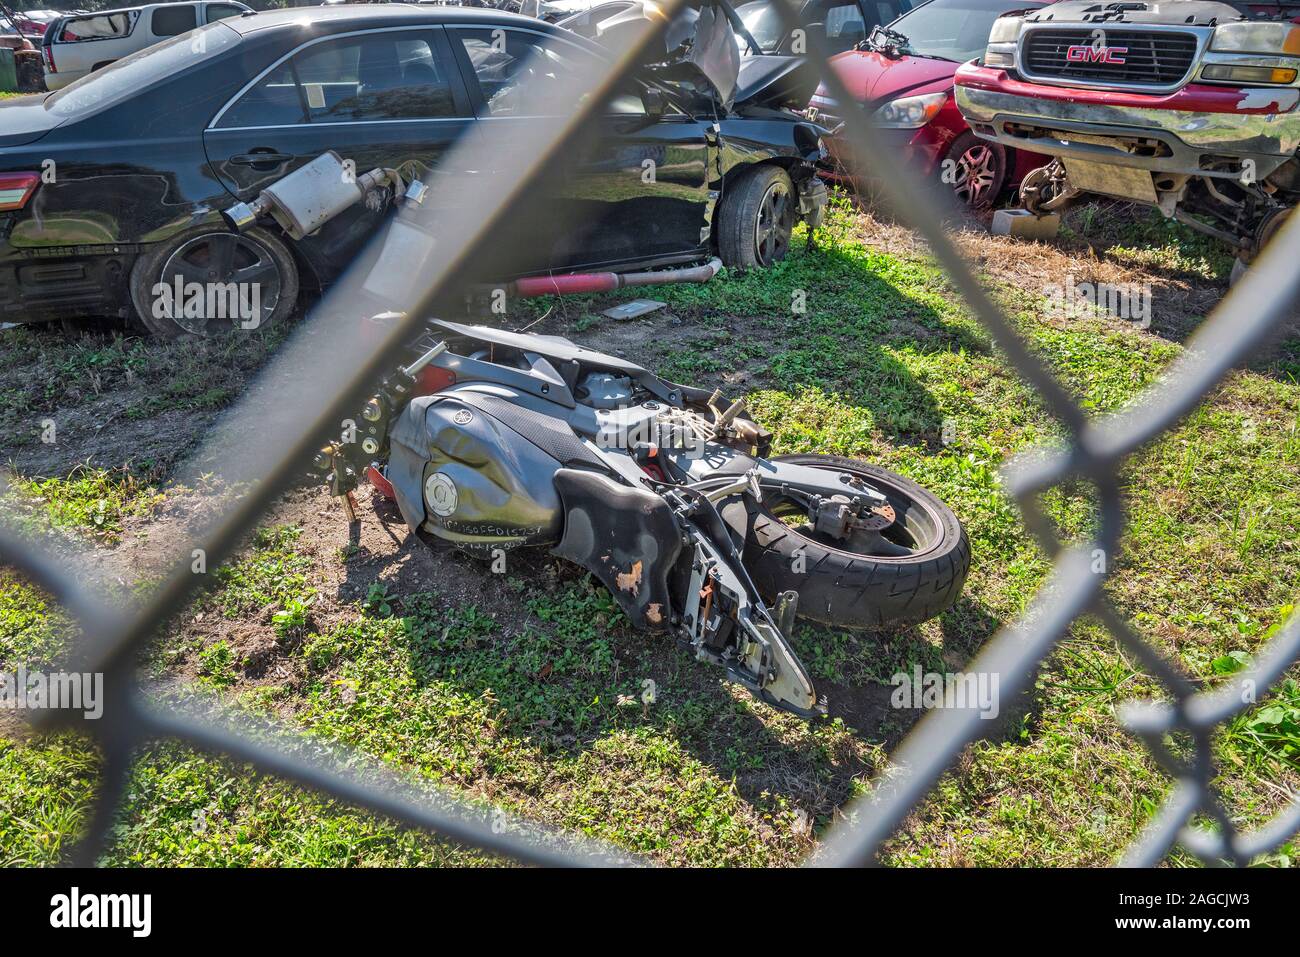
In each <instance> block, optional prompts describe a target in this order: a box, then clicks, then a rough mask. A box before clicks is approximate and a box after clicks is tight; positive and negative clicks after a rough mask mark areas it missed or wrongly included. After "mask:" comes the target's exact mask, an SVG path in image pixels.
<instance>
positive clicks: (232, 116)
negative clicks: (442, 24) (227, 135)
mask: <svg viewBox="0 0 1300 957" xmlns="http://www.w3.org/2000/svg"><path fill="white" fill-rule="evenodd" d="M437 51H438V47H437V44H436V41H435V39H434V36H433V34H431V33H422V32H417V31H413V30H389V31H384V32H380V33H370V34H365V35H362V36H355V37H342V38H340V39H338V40H327V41H325V42H324V43H314V44H311V45H310V46H308V47H306V48H305V49H303V50H302V51H301V52H300V53H297V54H295V55H294V56H293V57H292V58H291V59H290V60H288V61H287V62H286V63H285V64H283V65H282V66H280V67H278V68H277V69H275V70H273V71H272V72H271V73H270V74H269V75H268V76H267V77H266V78H265V79H264V80H262V82H261V83H259V84H258V85H257V86H255V87H254V88H253V89H251V90H249V91H248V92H247V93H245V94H244V95H243V96H242V97H240V99H239V100H238V101H236V102H235V103H234V104H232V105H231V107H230V108H229V109H228V110H226V112H225V114H224V115H223V116H222V117H221V121H220V122H219V123H218V124H217V125H218V126H219V127H221V128H224V129H228V128H231V127H245V126H282V125H285V124H290V123H346V122H357V121H372V122H381V121H384V120H412V119H434V118H438V117H446V116H457V115H458V113H457V111H456V104H455V100H454V98H453V96H452V90H451V82H450V80H449V79H448V73H447V66H448V64H446V63H444V62H442V60H441V59H440V58H439V56H438V52H437Z"/></svg>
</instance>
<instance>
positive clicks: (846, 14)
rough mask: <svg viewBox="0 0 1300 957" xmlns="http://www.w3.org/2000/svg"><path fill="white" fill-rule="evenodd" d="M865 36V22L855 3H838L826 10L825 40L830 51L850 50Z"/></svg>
mask: <svg viewBox="0 0 1300 957" xmlns="http://www.w3.org/2000/svg"><path fill="white" fill-rule="evenodd" d="M891 19H892V18H891ZM866 38H867V22H866V20H864V19H863V17H862V10H861V9H859V7H858V5H857V4H856V3H844V4H840V5H838V6H833V7H831V8H830V9H828V10H827V11H826V40H827V43H828V44H829V45H830V48H831V51H832V52H834V53H843V52H844V51H845V50H851V49H852V48H853V46H854V44H856V43H858V42H859V41H860V40H865V39H866Z"/></svg>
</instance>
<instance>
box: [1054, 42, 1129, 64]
mask: <svg viewBox="0 0 1300 957" xmlns="http://www.w3.org/2000/svg"><path fill="white" fill-rule="evenodd" d="M1125 53H1128V47H1103V46H1092V45H1088V46H1075V47H1066V49H1065V59H1066V60H1068V61H1069V62H1070V63H1117V64H1119V63H1123V62H1124V54H1125Z"/></svg>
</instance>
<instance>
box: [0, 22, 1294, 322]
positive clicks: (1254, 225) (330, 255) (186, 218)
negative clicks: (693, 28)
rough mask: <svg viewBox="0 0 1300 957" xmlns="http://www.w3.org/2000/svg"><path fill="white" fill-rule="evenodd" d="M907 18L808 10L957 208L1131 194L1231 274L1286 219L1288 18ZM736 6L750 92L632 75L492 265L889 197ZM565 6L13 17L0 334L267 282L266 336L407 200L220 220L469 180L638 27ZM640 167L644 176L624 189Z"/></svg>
mask: <svg viewBox="0 0 1300 957" xmlns="http://www.w3.org/2000/svg"><path fill="white" fill-rule="evenodd" d="M906 7H907V4H906V0H900V5H899V6H898V7H894V8H890V11H889V12H892V13H896V12H900V11H901V12H902V15H901V16H900V17H898V18H897V19H896V20H894V21H892V22H891V23H889V24H882V23H881V20H882V19H883V18H884V15H885V14H886V11H885V6H883V5H875V6H863V5H861V4H859V3H857V2H856V0H855V2H853V3H834V2H829V0H827V2H822V0H816V2H809V3H807V4H805V5H804V6H803V8H802V16H803V17H804V18H805V20H807V21H808V29H809V30H814V31H816V32H817V33H818V35H819V36H821V37H823V38H824V39H825V41H826V42H827V43H828V44H829V47H830V48H831V49H832V50H840V51H841V52H839V53H838V54H837V55H836V56H835V57H834V58H833V59H832V61H831V65H832V68H833V69H834V70H835V71H836V72H837V73H838V74H839V76H840V77H841V79H842V80H843V81H844V83H845V84H846V86H847V87H848V88H849V90H850V91H851V93H853V95H854V96H855V97H857V98H859V104H860V106H861V107H862V108H866V109H868V110H870V111H871V112H872V113H873V118H874V120H875V123H876V125H877V128H878V131H879V132H878V135H879V136H881V137H884V138H886V139H887V140H888V141H889V142H891V143H892V144H895V145H896V146H897V148H898V149H899V150H900V151H902V153H903V154H904V156H905V158H906V161H907V162H908V163H909V165H912V166H914V167H916V168H918V169H919V170H921V171H922V172H923V173H925V174H926V175H927V176H928V177H930V178H931V179H933V180H935V181H937V182H939V183H940V184H941V185H943V186H944V187H945V188H946V189H948V190H950V191H951V193H952V194H953V195H954V196H955V198H956V199H957V200H958V201H960V202H962V203H965V204H967V205H969V206H972V207H981V206H988V205H991V204H993V203H995V202H996V201H997V200H998V199H999V197H1000V196H1001V195H1003V194H1004V193H1005V191H1006V190H1007V189H1008V188H1015V187H1019V195H1020V199H1021V202H1022V204H1023V205H1024V206H1025V207H1026V208H1028V209H1029V210H1030V211H1031V212H1032V213H1035V214H1038V215H1046V214H1050V213H1052V212H1056V211H1059V210H1060V209H1062V208H1064V207H1065V206H1066V205H1068V204H1070V203H1072V202H1075V201H1077V199H1078V198H1080V197H1083V196H1087V195H1091V194H1097V195H1103V196H1112V197H1120V198H1124V199H1131V200H1138V201H1139V202H1142V203H1147V204H1150V205H1152V206H1155V207H1157V208H1159V209H1160V210H1161V211H1162V212H1164V213H1165V215H1167V216H1171V217H1174V218H1177V219H1179V220H1180V221H1182V222H1185V223H1187V224H1188V225H1189V226H1191V227H1193V228H1195V229H1198V230H1201V231H1204V232H1208V233H1210V234H1212V235H1214V236H1216V237H1219V238H1221V239H1222V240H1224V241H1225V242H1227V243H1229V244H1230V245H1232V246H1233V247H1234V248H1235V249H1236V250H1237V251H1238V252H1239V254H1240V259H1241V266H1243V267H1244V265H1245V264H1246V263H1247V262H1248V261H1249V260H1250V259H1251V258H1252V257H1253V256H1254V255H1255V253H1256V252H1257V251H1258V249H1259V248H1261V246H1262V245H1263V244H1264V243H1265V242H1266V241H1267V239H1268V238H1269V237H1270V236H1271V235H1272V234H1273V233H1274V232H1275V231H1276V229H1277V227H1278V225H1279V224H1280V223H1281V222H1282V221H1283V220H1284V218H1285V217H1286V215H1287V214H1288V213H1289V211H1290V209H1291V207H1292V205H1293V203H1294V196H1295V193H1296V190H1297V188H1300V187H1297V184H1296V178H1297V172H1296V171H1297V169H1298V168H1300V167H1297V161H1296V158H1295V152H1296V149H1297V146H1298V145H1300V133H1297V123H1298V122H1300V121H1296V120H1295V119H1294V118H1293V117H1294V115H1295V107H1296V103H1297V97H1298V96H1300V91H1298V90H1297V86H1298V85H1300V80H1298V79H1297V76H1298V73H1297V70H1298V69H1300V26H1295V25H1294V24H1292V23H1291V22H1290V20H1289V19H1287V18H1286V16H1285V15H1284V14H1283V13H1282V12H1281V11H1282V8H1281V7H1269V8H1267V9H1265V8H1262V7H1260V6H1259V5H1251V6H1250V7H1243V6H1234V5H1231V4H1226V3H1212V2H1195V3H1191V2H1180V3H1176V4H1164V5H1156V4H1145V3H1125V4H1108V5H1100V6H1099V5H1091V4H1087V3H1081V2H1073V0H1071V2H1063V3H1055V4H1044V3H1041V2H1039V0H1030V2H1028V3H1016V2H1014V0H930V2H928V3H925V4H922V5H920V6H919V7H918V8H916V9H912V10H908V9H906ZM705 9H707V10H712V9H714V7H713V6H712V5H706V7H705ZM717 9H719V10H722V11H725V16H720V17H719V22H720V23H721V22H722V21H723V20H724V19H725V21H726V23H725V24H724V26H726V28H727V33H728V35H730V36H732V37H734V43H735V46H736V50H735V54H736V57H735V59H737V60H738V63H737V64H733V65H732V67H731V68H732V69H734V72H735V76H734V78H733V77H732V76H714V77H709V76H707V75H704V76H703V77H702V79H703V82H694V79H693V80H691V81H688V82H683V81H682V79H681V76H680V75H679V74H674V75H670V74H669V73H668V72H660V73H656V71H655V69H654V68H653V67H652V66H650V65H647V67H646V68H644V69H642V70H640V71H638V72H637V73H636V74H635V75H634V76H633V77H632V78H631V79H629V80H628V81H627V82H626V83H625V84H624V87H623V89H622V90H621V91H620V93H619V95H618V96H617V97H615V98H614V99H613V100H611V102H610V103H609V104H608V107H607V108H606V109H605V110H604V111H603V115H601V116H600V118H599V119H598V120H595V121H593V123H592V129H591V136H590V139H589V144H588V146H587V148H585V149H584V150H581V151H577V152H575V153H574V154H573V155H572V156H570V157H568V159H567V161H566V163H565V164H564V166H565V168H564V169H556V170H555V171H554V176H553V177H551V184H552V186H553V187H554V192H555V196H556V198H557V202H556V203H554V204H552V209H551V210H550V212H549V214H548V215H547V216H546V217H545V218H544V219H543V220H542V221H539V222H524V221H521V223H520V224H519V226H520V229H521V230H524V231H525V232H526V233H527V234H528V237H529V238H528V241H527V242H525V243H521V244H519V245H520V246H521V247H522V248H526V249H528V250H529V254H528V255H527V256H526V257H522V258H518V259H517V260H516V261H512V262H509V263H504V264H502V265H501V271H500V273H499V274H498V275H494V276H484V277H481V278H483V279H485V280H492V281H506V280H509V279H511V278H514V277H516V276H520V275H528V274H536V273H540V272H545V273H548V274H556V273H559V274H563V273H572V272H580V271H582V270H590V269H600V270H611V271H615V272H625V271H628V270H633V269H637V270H647V269H663V268H666V267H672V266H680V265H683V264H689V263H692V262H704V261H706V260H707V259H708V258H709V257H711V256H715V255H716V256H719V257H720V258H721V261H722V263H723V265H727V266H735V267H747V266H767V265H771V264H772V263H774V262H777V261H779V260H780V259H781V258H783V257H784V255H785V251H786V249H787V248H788V246H789V240H790V234H791V232H792V230H793V228H794V226H795V224H796V223H797V222H798V221H799V220H801V219H802V220H805V221H808V222H810V223H816V222H817V221H818V219H819V217H820V215H821V209H822V206H823V205H824V203H825V195H826V194H825V190H824V187H823V186H822V185H821V181H822V180H823V179H824V180H830V181H833V182H834V181H839V182H846V183H850V184H854V183H860V182H863V181H867V180H870V178H871V175H872V174H871V170H869V169H865V168H864V164H862V163H861V162H860V161H859V160H858V159H857V158H856V157H855V156H853V155H852V150H851V149H850V148H849V147H848V146H847V144H846V143H845V142H844V141H843V140H842V138H841V137H840V136H839V135H838V131H839V128H840V127H841V123H842V117H843V114H844V110H845V105H844V104H839V103H836V102H835V101H834V100H833V99H832V98H831V97H830V96H829V95H828V94H827V93H826V92H825V90H824V89H817V90H816V91H815V92H814V89H813V88H814V87H815V86H816V71H815V70H814V69H812V68H811V67H810V65H809V64H808V63H806V62H805V61H804V58H803V57H802V56H801V54H802V53H804V52H806V43H805V42H804V41H805V39H806V38H804V37H803V36H801V35H799V33H800V32H799V31H793V32H792V31H790V30H788V29H785V28H784V27H782V26H781V25H780V20H779V17H777V16H776V15H775V11H774V9H773V8H772V7H771V4H770V0H752V2H750V3H746V4H743V5H741V6H740V8H739V10H733V9H732V8H731V7H730V6H729V5H725V4H723V5H722V6H721V7H718V8H717ZM575 10H576V11H577V12H576V13H573V12H572V11H569V10H567V9H566V10H565V11H559V10H553V11H551V12H552V13H554V14H557V15H558V14H560V13H570V14H571V15H569V16H566V17H563V18H562V19H561V21H560V23H559V25H555V24H551V23H547V22H544V21H543V20H539V19H536V18H532V17H521V16H514V15H511V14H507V13H502V12H499V11H497V10H493V9H490V8H454V7H447V6H431V5H414V4H411V5H406V4H383V5H365V6H349V5H332V6H328V7H319V8H312V15H311V16H310V17H309V18H304V17H303V16H302V15H301V14H300V13H297V12H294V11H283V12H263V13H253V12H252V11H251V10H249V9H248V8H246V7H245V6H244V5H243V4H240V3H223V2H217V0H205V2H192V3H169V4H152V5H147V6H143V7H134V8H125V9H123V10H120V11H104V12H99V13H93V14H85V13H82V14H69V15H61V16H51V17H46V18H44V19H40V18H34V17H26V18H23V19H22V20H21V21H20V20H19V18H18V17H17V16H16V15H15V17H14V23H15V24H17V26H18V28H19V29H29V30H32V31H35V30H36V26H34V25H39V26H40V27H42V29H41V30H40V33H39V34H37V33H33V35H35V36H36V37H37V39H38V40H39V42H40V43H41V44H42V48H41V49H42V56H43V58H44V62H45V69H46V79H47V83H48V84H49V86H50V87H51V89H55V90H57V92H54V93H52V94H50V95H47V96H43V97H39V98H38V97H28V98H17V99H9V100H5V101H3V102H0V187H3V193H2V194H0V216H2V217H3V219H2V222H3V228H2V229H0V279H3V282H2V283H0V318H2V319H4V320H5V321H11V322H29V321H39V320H44V319H53V318H66V317H67V316H69V315H101V316H117V317H127V318H130V319H133V320H137V321H138V322H140V323H142V324H143V325H144V326H146V327H147V328H148V329H150V330H151V331H153V332H154V333H157V334H160V335H177V334H180V333H183V332H191V333H198V334H207V333H209V332H211V331H214V330H213V329H210V328H209V327H208V325H207V323H206V321H205V320H204V319H203V318H202V317H197V318H196V317H194V316H187V315H185V314H184V312H183V311H182V314H181V315H179V316H173V315H171V314H169V315H166V316H162V317H160V316H158V315H155V314H154V313H155V312H156V310H154V309H151V308H150V302H151V296H152V292H151V291H152V290H153V289H154V288H155V287H156V286H159V285H161V286H170V285H171V284H172V283H174V282H175V281H176V280H177V279H180V280H181V281H190V280H194V281H200V280H201V281H208V282H232V281H233V282H240V281H244V282H249V281H254V280H256V282H257V283H258V284H259V288H260V290H261V294H260V303H259V309H260V315H259V317H258V322H259V324H260V323H270V322H274V321H278V320H279V319H281V318H283V317H284V316H285V315H286V314H288V313H289V312H290V311H291V310H292V309H293V308H294V305H295V302H296V300H297V295H298V291H299V290H300V289H304V288H324V287H327V286H328V285H329V284H330V283H331V282H333V281H334V280H335V279H336V278H337V277H338V275H339V274H340V273H341V272H342V270H343V269H344V268H346V266H347V265H348V263H349V262H350V261H351V260H352V259H353V258H354V257H355V256H356V254H357V251H358V250H359V249H360V247H361V245H362V244H363V243H364V242H365V241H366V239H367V238H368V237H369V236H370V235H371V234H372V233H373V232H374V231H375V229H376V228H377V226H378V225H379V223H380V222H382V221H383V219H384V217H385V216H386V215H387V214H388V211H389V208H390V206H391V201H392V198H393V190H392V188H391V185H390V186H380V187H378V188H376V189H375V190H374V191H373V194H372V195H370V196H368V197H367V199H366V202H364V203H358V204H356V205H355V206H354V207H353V208H351V209H348V210H346V211H345V212H343V213H341V214H340V215H339V216H337V217H336V218H335V219H333V220H331V221H330V222H328V223H325V224H321V226H320V228H319V229H317V230H316V231H315V232H313V233H312V234H311V235H309V236H306V237H303V238H301V239H298V240H297V241H292V242H288V241H286V240H285V238H284V237H283V236H281V235H277V234H276V233H275V232H274V231H268V230H265V229H255V230H251V231H247V232H244V233H242V234H235V233H233V232H232V231H231V230H230V229H229V228H228V226H227V225H226V223H225V222H224V221H223V219H222V217H221V215H220V213H219V211H220V210H221V209H223V208H225V207H226V206H228V205H230V204H231V203H232V202H235V201H238V202H247V201H249V200H251V199H252V198H253V197H255V196H256V195H257V194H258V193H259V191H260V190H262V189H263V188H265V187H266V186H268V185H269V184H271V183H273V182H275V181H277V180H279V179H281V178H283V177H285V176H286V175H288V174H290V173H293V172H294V171H295V170H297V169H299V168H301V167H302V166H304V165H305V164H307V163H309V162H310V161H311V160H312V159H314V158H316V157H318V156H320V155H321V154H322V153H323V152H326V151H334V152H336V153H338V154H339V155H340V156H341V157H342V158H343V159H344V160H346V161H347V162H349V163H350V164H353V165H354V166H355V167H356V168H358V169H371V168H380V169H392V170H396V171H398V174H399V176H400V177H401V178H402V179H403V180H404V181H405V182H412V181H415V180H418V179H420V178H421V177H425V176H427V175H429V174H430V173H431V171H436V172H437V173H438V174H440V175H452V176H470V175H475V174H477V173H478V172H480V171H467V170H453V169H447V168H445V167H444V166H443V165H442V164H443V163H444V162H445V159H446V157H447V156H448V154H449V150H450V147H451V146H452V145H453V144H455V143H456V142H457V141H458V140H460V139H461V138H462V137H464V136H468V135H472V132H473V130H474V129H475V128H479V127H483V126H484V125H486V124H493V123H509V122H514V121H517V120H518V119H521V118H526V117H532V118H538V117H539V115H541V113H540V112H539V111H541V112H544V110H545V109H546V108H545V107H541V106H539V104H544V103H546V101H547V96H546V94H547V88H548V85H549V84H550V83H552V82H554V80H555V78H556V76H557V75H559V74H562V73H564V72H565V71H568V70H572V69H575V68H576V67H578V66H581V65H582V64H585V63H588V62H591V61H599V60H601V59H603V58H604V57H606V56H607V55H608V54H607V51H606V47H608V46H609V42H610V41H611V40H613V39H616V38H617V37H619V36H620V35H621V33H620V27H623V26H626V24H627V22H628V21H629V20H634V19H636V18H638V17H641V16H645V15H648V13H647V10H646V8H645V4H643V3H641V2H639V0H610V2H605V3H600V4H587V5H586V6H585V7H578V8H575ZM687 14H689V15H690V16H696V15H697V11H696V10H695V9H688V11H687ZM688 19H689V18H688ZM692 22H693V21H692ZM204 24H206V25H204ZM688 25H689V24H688ZM194 28H197V29H194ZM191 30H193V32H191ZM161 38H167V39H161ZM160 39H161V42H159V41H160ZM688 45H689V44H688ZM683 49H685V47H683ZM132 51H134V52H132ZM719 62H723V61H719ZM715 69H716V67H715ZM724 72H725V70H724ZM79 77H80V78H85V81H84V82H72V83H71V85H70V86H69V85H68V84H69V82H70V81H73V80H75V79H76V78H79ZM954 80H955V89H954ZM1045 162H1046V165H1043V164H1044V163H1045ZM650 165H653V166H654V167H655V169H656V170H657V172H656V173H655V174H654V175H649V176H643V177H642V179H643V180H644V182H643V183H642V184H641V186H642V188H638V189H636V190H632V191H628V190H622V191H620V190H618V189H617V188H613V189H611V185H612V184H613V183H615V182H617V181H619V180H621V179H622V178H624V177H626V176H628V175H635V176H640V175H641V174H642V172H643V171H644V170H646V169H648V168H649V166H650ZM51 170H57V175H51V173H50V171H51ZM819 173H820V177H819V176H818V174H819ZM1022 181H1023V182H1022Z"/></svg>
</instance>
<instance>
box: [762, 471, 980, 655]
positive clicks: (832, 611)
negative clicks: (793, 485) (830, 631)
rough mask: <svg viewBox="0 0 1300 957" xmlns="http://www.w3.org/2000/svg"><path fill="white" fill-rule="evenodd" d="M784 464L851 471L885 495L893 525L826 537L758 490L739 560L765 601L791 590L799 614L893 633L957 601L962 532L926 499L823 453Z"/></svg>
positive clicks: (965, 558) (964, 564) (964, 560)
mask: <svg viewBox="0 0 1300 957" xmlns="http://www.w3.org/2000/svg"><path fill="white" fill-rule="evenodd" d="M773 461H778V462H792V463H795V464H798V465H807V466H812V467H814V468H824V469H828V470H833V471H836V472H851V473H855V474H857V475H859V476H861V477H862V478H863V479H864V480H866V481H867V482H869V483H871V484H872V485H873V486H875V487H876V488H877V489H879V490H880V492H881V493H882V494H884V495H885V497H886V498H888V500H889V503H890V505H891V506H893V508H894V512H895V515H896V516H897V520H896V521H895V522H894V524H893V525H892V526H890V527H889V528H887V529H885V530H884V531H883V532H878V533H863V532H857V533H855V534H854V536H853V538H850V539H848V540H837V539H832V538H831V537H830V536H827V535H822V534H820V533H818V532H816V531H815V529H813V528H812V527H811V526H810V525H808V524H807V522H806V514H805V515H804V518H805V521H804V522H803V523H801V524H796V522H797V521H798V512H799V507H798V506H797V504H796V503H794V502H793V501H792V500H783V499H782V498H781V497H780V495H779V493H776V494H773V493H772V492H770V491H767V490H765V492H764V496H763V498H764V501H763V505H762V507H761V508H760V509H758V510H756V511H752V512H751V513H750V514H749V528H748V532H747V534H746V536H745V551H744V560H745V567H746V568H747V569H748V570H749V573H750V577H752V578H753V580H754V584H755V585H756V586H757V587H758V590H759V591H760V592H761V593H762V594H763V597H764V598H765V599H767V600H769V601H774V600H775V598H776V596H777V595H778V594H779V593H780V592H783V591H786V590H787V589H793V590H795V591H797V592H798V593H799V617H801V618H808V619H811V620H812V621H817V622H821V623H822V624H826V625H836V626H840V627H844V628H862V629H876V628H886V627H889V628H893V627H899V626H903V625H909V624H915V623H917V622H920V621H925V620H926V619H928V618H933V617H934V616H935V615H938V614H940V613H941V612H943V611H945V610H946V609H948V608H949V607H951V606H952V605H953V604H954V603H955V602H956V601H957V599H958V597H960V595H961V589H962V586H963V585H964V584H965V582H966V574H967V572H968V571H969V570H970V558H971V553H970V541H969V539H967V537H966V530H965V529H963V528H962V526H961V522H959V521H958V520H957V516H956V515H954V514H953V512H952V509H950V508H948V506H946V505H944V504H943V502H941V501H939V499H938V498H936V497H935V496H934V495H932V494H931V493H930V492H928V491H926V490H925V489H924V488H922V487H921V486H920V485H917V484H916V483H915V482H913V481H912V480H911V479H907V478H904V477H903V476H901V475H898V474H896V473H894V472H890V471H889V470H888V469H883V468H881V467H880V466H878V465H871V464H870V463H867V462H862V461H859V460H857V459H848V458H841V457H839V456H831V455H782V456H776V457H775V458H774V459H773Z"/></svg>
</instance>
